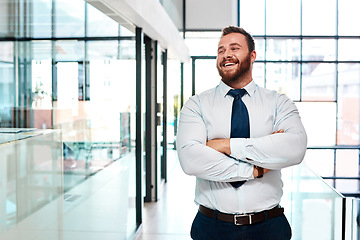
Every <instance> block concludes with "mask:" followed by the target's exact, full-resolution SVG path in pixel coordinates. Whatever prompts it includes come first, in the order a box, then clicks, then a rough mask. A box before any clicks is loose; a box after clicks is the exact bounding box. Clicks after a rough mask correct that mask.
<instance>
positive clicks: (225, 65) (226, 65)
mask: <svg viewBox="0 0 360 240" xmlns="http://www.w3.org/2000/svg"><path fill="white" fill-rule="evenodd" d="M233 65H235V63H225V64H223V65H222V66H223V67H228V66H233Z"/></svg>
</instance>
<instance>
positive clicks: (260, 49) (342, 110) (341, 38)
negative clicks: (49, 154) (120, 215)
mask: <svg viewBox="0 0 360 240" xmlns="http://www.w3.org/2000/svg"><path fill="white" fill-rule="evenodd" d="M279 6H281V8H279ZM357 6H359V3H358V1H356V0H331V1H325V0H315V1H313V0H312V1H310V0H294V1H285V0H256V1H247V0H239V9H240V12H239V19H238V20H239V24H240V26H241V27H243V28H245V30H247V31H249V32H250V33H251V34H252V35H253V36H254V38H255V45H256V51H257V59H256V61H255V64H254V68H253V78H254V80H255V82H256V83H257V84H258V85H260V86H264V87H266V88H268V89H273V90H276V91H278V92H280V93H284V94H286V95H288V96H289V97H290V98H291V99H293V100H294V101H295V102H296V105H297V106H298V108H299V111H300V114H301V117H302V120H303V123H304V125H305V128H306V129H307V133H308V146H309V148H310V149H311V150H309V152H308V154H307V155H306V157H305V162H306V163H307V164H308V165H310V166H311V167H312V168H313V170H314V171H315V172H317V173H318V174H320V175H322V176H323V177H326V178H328V180H327V181H329V182H330V183H331V184H333V186H335V187H337V189H338V190H339V191H341V192H344V193H347V194H349V195H359V192H360V191H359V171H358V170H357V169H358V167H356V168H354V165H353V164H352V163H355V162H356V163H357V165H358V163H359V155H358V154H356V153H357V152H358V149H359V147H358V146H359V143H360V142H359V139H360V136H359V121H360V120H359V119H360V117H359V115H360V111H359V102H360V98H359V95H360V90H359V87H360V54H359V51H360V48H359V46H360V35H359V28H357V27H354V26H353V24H352V23H354V22H356V19H358V18H359V17H358V14H356V13H355V12H354V11H355V10H354V9H355V8H356V7H357ZM254 9H256V11H254ZM319 9H321V11H320V12H319ZM224 27H225V26H224ZM216 35H217V36H216ZM219 36H220V29H219V31H218V32H206V31H203V32H186V41H187V44H188V46H189V48H190V53H191V55H192V57H193V58H197V59H200V58H204V57H209V56H213V57H215V56H216V53H215V50H216V48H217V44H218V41H219ZM203 62H205V61H203V60H202V61H199V60H197V61H196V64H195V73H193V74H195V79H196V83H195V86H196V88H195V89H196V92H198V90H199V91H200V90H201V91H202V90H203V89H202V88H206V89H208V88H211V87H214V86H216V85H217V81H215V80H214V81H212V78H208V77H206V74H207V73H210V72H211V74H212V75H213V74H215V75H216V76H217V78H218V81H219V80H220V78H219V76H218V74H217V73H216V68H215V65H213V64H211V63H210V64H206V65H207V67H206V69H205V70H204V69H203V68H204V66H203ZM206 62H210V61H208V60H207V61H206ZM212 65H213V66H212ZM201 69H203V70H201ZM210 69H212V70H210ZM193 70H194V69H193ZM216 76H215V78H216ZM191 78H192V77H191V75H189V74H188V75H187V79H186V82H187V84H188V85H189V82H191ZM201 81H205V82H206V83H205V82H201ZM198 85H201V89H200V87H199V89H198ZM325 163H326V164H325ZM350 163H351V164H350ZM324 166H326V169H324ZM342 168H345V169H344V170H341V171H340V170H339V169H342ZM346 169H348V171H347V170H346ZM340 172H341V173H340ZM325 173H326V174H325ZM337 178H342V180H339V179H338V180H334V179H337ZM347 184H348V185H347ZM345 185H346V186H345Z"/></svg>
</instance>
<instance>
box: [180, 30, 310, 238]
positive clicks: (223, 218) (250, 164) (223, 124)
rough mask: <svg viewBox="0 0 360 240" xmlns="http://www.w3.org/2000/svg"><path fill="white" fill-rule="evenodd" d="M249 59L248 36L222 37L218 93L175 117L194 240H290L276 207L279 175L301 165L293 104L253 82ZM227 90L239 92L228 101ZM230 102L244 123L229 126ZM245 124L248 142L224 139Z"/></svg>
mask: <svg viewBox="0 0 360 240" xmlns="http://www.w3.org/2000/svg"><path fill="white" fill-rule="evenodd" d="M255 58H256V52H255V44H254V40H253V38H252V36H251V35H250V34H249V33H247V32H246V31H245V30H244V29H242V28H238V27H227V28H225V29H223V33H222V36H221V38H220V41H219V45H218V54H217V68H218V71H219V74H220V76H221V81H220V83H219V85H218V86H217V87H216V88H213V89H210V90H208V91H205V92H203V93H200V94H198V95H195V96H193V97H191V98H190V99H189V100H188V101H187V102H186V104H185V105H184V107H183V108H182V110H181V113H180V122H179V128H178V135H177V149H178V156H179V160H180V164H181V166H182V168H183V170H184V172H185V173H186V174H189V175H193V176H196V191H195V202H196V203H197V204H198V205H199V212H198V214H197V215H196V217H195V219H194V222H193V225H192V228H191V237H192V238H193V239H195V240H202V239H204V240H205V239H206V240H211V239H226V240H233V239H234V240H235V239H236V240H239V239H240V240H242V239H248V240H258V239H266V240H282V239H287V240H288V239H290V238H291V228H290V225H289V223H288V221H287V219H286V217H285V216H284V214H283V211H284V210H283V208H281V207H280V206H279V203H280V199H281V196H282V186H283V183H282V181H281V172H280V170H281V169H282V168H285V167H289V166H292V165H295V164H299V163H300V162H301V161H302V159H303V157H304V155H305V151H306V144H307V137H306V133H305V130H304V127H303V125H302V123H301V120H300V116H299V113H298V110H297V108H296V106H295V104H294V103H293V102H292V101H291V100H290V99H289V98H288V97H286V96H285V95H283V94H278V93H277V92H275V91H270V90H267V89H264V88H261V87H259V86H257V85H256V84H255V82H254V81H253V79H252V66H253V63H254V61H255ZM232 89H245V90H246V91H245V90H240V91H243V92H244V93H245V94H244V95H243V96H242V97H235V96H233V95H232V93H231V92H233V91H234V90H233V91H230V90H232ZM235 99H236V100H237V101H238V100H239V99H241V100H242V103H241V104H245V106H246V107H245V108H246V109H247V113H246V114H247V115H248V117H246V119H247V120H241V122H240V121H237V120H235V118H234V120H232V118H233V116H232V115H234V116H235V110H232V109H233V105H234V106H235ZM236 111H237V110H236ZM245 111H246V110H245ZM242 115H243V116H245V114H242ZM246 121H248V123H247V124H248V125H249V126H248V127H247V131H249V133H248V134H249V136H248V137H233V136H232V137H230V136H231V135H233V134H232V132H233V127H237V126H240V127H242V126H244V123H245V122H246ZM243 122H244V123H243ZM244 182H245V183H244ZM234 183H236V184H234ZM233 185H234V186H233Z"/></svg>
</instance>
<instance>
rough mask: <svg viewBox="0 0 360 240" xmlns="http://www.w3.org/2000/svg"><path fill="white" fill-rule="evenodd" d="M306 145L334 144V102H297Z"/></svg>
mask: <svg viewBox="0 0 360 240" xmlns="http://www.w3.org/2000/svg"><path fill="white" fill-rule="evenodd" d="M296 106H297V108H298V109H299V113H300V116H301V120H302V123H303V124H304V127H305V130H306V133H307V137H308V146H309V147H311V146H334V145H335V137H336V103H335V102H297V103H296Z"/></svg>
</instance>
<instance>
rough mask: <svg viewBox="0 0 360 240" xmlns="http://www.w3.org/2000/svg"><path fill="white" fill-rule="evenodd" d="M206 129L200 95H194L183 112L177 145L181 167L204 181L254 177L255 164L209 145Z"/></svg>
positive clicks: (226, 180)
mask: <svg viewBox="0 0 360 240" xmlns="http://www.w3.org/2000/svg"><path fill="white" fill-rule="evenodd" d="M206 141H207V129H206V125H205V122H204V120H203V118H202V113H201V108H200V101H199V97H198V96H197V95H196V96H193V97H191V98H190V99H189V100H188V101H187V102H186V103H185V105H184V106H183V108H182V110H181V112H180V120H179V127H178V133H177V139H176V147H177V152H178V156H179V161H180V165H181V167H182V169H183V170H184V172H185V173H186V174H188V175H193V176H196V177H199V178H202V179H205V180H211V181H219V182H232V181H240V180H250V179H253V178H254V177H253V165H252V164H249V163H245V162H242V161H238V160H236V159H233V158H231V157H229V156H227V155H225V154H222V153H220V152H218V151H216V150H214V149H212V148H210V147H208V146H206Z"/></svg>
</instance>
